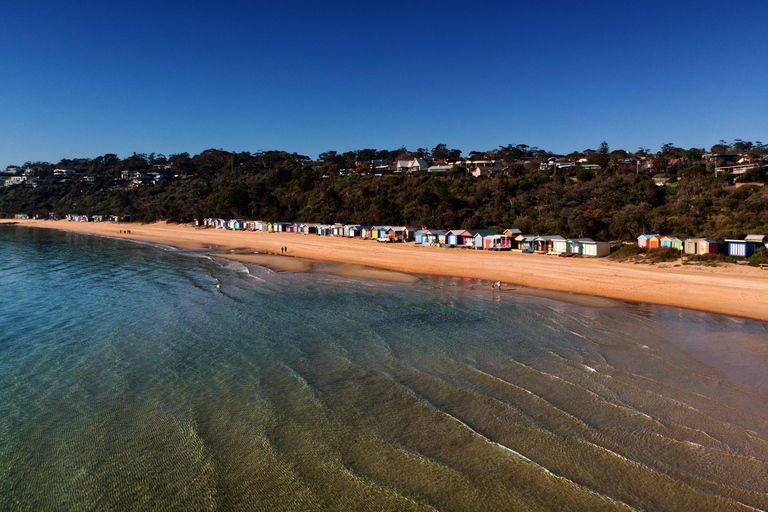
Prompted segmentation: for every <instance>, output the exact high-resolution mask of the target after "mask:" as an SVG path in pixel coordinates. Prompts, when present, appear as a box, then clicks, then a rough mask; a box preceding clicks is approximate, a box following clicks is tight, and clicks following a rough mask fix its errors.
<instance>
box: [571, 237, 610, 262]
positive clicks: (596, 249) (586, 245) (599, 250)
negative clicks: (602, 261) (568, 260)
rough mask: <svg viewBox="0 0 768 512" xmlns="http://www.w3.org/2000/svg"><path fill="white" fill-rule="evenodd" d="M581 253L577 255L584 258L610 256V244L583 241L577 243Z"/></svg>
mask: <svg viewBox="0 0 768 512" xmlns="http://www.w3.org/2000/svg"><path fill="white" fill-rule="evenodd" d="M579 245H580V247H581V251H580V252H579V254H583V255H584V256H593V257H596V258H602V257H603V256H608V255H609V254H611V244H610V243H609V242H596V241H594V240H589V239H587V240H584V241H582V242H580V243H579Z"/></svg>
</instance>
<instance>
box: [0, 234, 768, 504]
mask: <svg viewBox="0 0 768 512" xmlns="http://www.w3.org/2000/svg"><path fill="white" fill-rule="evenodd" d="M473 284H476V283H474V282H473V281H465V280H460V279H451V278H424V279H423V280H422V281H421V282H420V283H418V284H415V285H402V284H390V283H382V282H378V281H366V280H358V279H351V278H342V277H334V276H324V275H316V274H286V273H277V272H273V271H271V270H269V269H265V268H261V267H256V266H249V267H246V266H244V265H242V264H240V263H237V262H228V261H217V260H212V259H210V258H207V257H205V256H203V255H199V254H192V253H185V252H180V251H174V250H171V249H167V248H162V247H156V246H150V245H145V244H135V243H128V242H124V241H118V240H110V239H104V238H98V237H93V236H85V235H78V234H67V233H61V232H54V231H49V230H38V229H28V228H18V227H2V228H0V289H2V294H1V297H2V298H0V509H2V510H142V509H146V510H624V509H638V510H750V509H754V508H757V509H765V508H768V494H766V489H768V484H767V482H768V443H767V442H766V440H768V377H767V376H766V372H765V371H764V369H765V367H766V366H765V365H766V362H768V329H767V326H766V324H765V323H760V322H753V321H748V320H742V319H735V318H730V317H723V316H718V315H709V314H703V313H698V312H692V311H685V310H679V309H674V308H665V307H656V306H650V305H644V304H639V305H638V304H627V305H625V306H622V307H617V308H609V309H593V308H584V307H580V306H575V305H570V304H563V303H559V302H554V301H549V300H544V299H536V298H531V297H522V296H514V295H511V294H504V295H503V296H499V294H495V295H494V294H491V293H489V292H485V291H482V290H476V289H474V288H473V287H472V285H473ZM750 507H751V508H750Z"/></svg>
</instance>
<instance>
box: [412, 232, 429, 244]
mask: <svg viewBox="0 0 768 512" xmlns="http://www.w3.org/2000/svg"><path fill="white" fill-rule="evenodd" d="M424 231H426V230H422V229H417V230H416V231H415V232H414V233H413V241H414V242H415V243H417V244H421V242H422V237H423V236H424Z"/></svg>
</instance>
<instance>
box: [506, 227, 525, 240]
mask: <svg viewBox="0 0 768 512" xmlns="http://www.w3.org/2000/svg"><path fill="white" fill-rule="evenodd" d="M522 234H523V232H522V231H520V230H519V229H517V228H509V229H505V230H504V232H503V233H502V235H505V236H508V237H510V238H513V239H514V238H515V237H516V236H517V235H522Z"/></svg>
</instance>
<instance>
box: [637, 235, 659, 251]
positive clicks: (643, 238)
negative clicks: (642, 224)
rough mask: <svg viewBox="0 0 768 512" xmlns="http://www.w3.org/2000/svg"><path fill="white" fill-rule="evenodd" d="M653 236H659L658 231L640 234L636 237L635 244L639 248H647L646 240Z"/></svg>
mask: <svg viewBox="0 0 768 512" xmlns="http://www.w3.org/2000/svg"><path fill="white" fill-rule="evenodd" d="M654 236H659V234H658V233H654V234H650V235H645V234H644V235H640V236H639V237H637V246H638V247H640V248H641V249H644V248H648V240H650V239H651V238H652V237H654Z"/></svg>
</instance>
